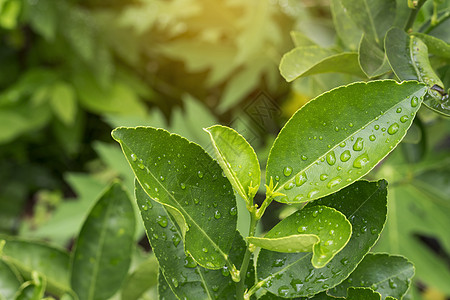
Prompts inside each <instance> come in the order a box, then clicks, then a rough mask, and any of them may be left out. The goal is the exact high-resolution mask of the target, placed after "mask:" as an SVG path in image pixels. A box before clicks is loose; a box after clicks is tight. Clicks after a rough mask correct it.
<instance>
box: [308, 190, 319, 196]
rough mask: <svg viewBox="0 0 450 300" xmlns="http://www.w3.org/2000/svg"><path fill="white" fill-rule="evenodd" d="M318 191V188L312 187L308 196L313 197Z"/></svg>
mask: <svg viewBox="0 0 450 300" xmlns="http://www.w3.org/2000/svg"><path fill="white" fill-rule="evenodd" d="M318 193H319V190H318V189H313V190H311V191H310V192H309V193H308V198H313V197H314V196H315V195H317V194H318Z"/></svg>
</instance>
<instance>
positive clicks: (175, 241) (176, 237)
mask: <svg viewBox="0 0 450 300" xmlns="http://www.w3.org/2000/svg"><path fill="white" fill-rule="evenodd" d="M172 242H173V245H174V246H175V247H177V246H178V244H179V243H180V242H181V237H180V236H179V235H178V234H174V235H173V236H172Z"/></svg>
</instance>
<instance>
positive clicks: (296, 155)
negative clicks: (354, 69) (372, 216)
mask: <svg viewBox="0 0 450 300" xmlns="http://www.w3.org/2000/svg"><path fill="white" fill-rule="evenodd" d="M426 90H427V88H426V86H425V85H423V84H419V83H417V82H403V83H401V84H398V83H396V82H395V81H393V80H383V81H373V82H369V83H354V84H350V85H348V86H343V87H339V88H336V89H334V90H332V91H330V92H327V93H324V94H322V95H320V96H319V97H317V98H316V99H313V100H311V101H310V102H308V104H306V105H305V106H303V107H302V108H301V109H300V110H298V111H297V112H296V113H295V114H294V115H293V116H292V118H291V119H290V120H289V121H288V122H287V123H286V125H285V126H284V127H283V129H282V130H281V132H280V133H279V135H278V137H277V139H276V140H275V142H274V144H273V146H272V149H271V151H270V154H269V158H268V161H267V168H266V182H270V178H271V177H272V178H279V181H278V186H277V189H276V190H275V191H274V192H280V193H283V194H284V196H279V197H275V198H274V200H275V201H278V202H283V203H296V202H307V201H311V200H315V199H318V198H321V197H324V196H326V195H329V194H332V193H334V192H336V191H339V190H340V189H342V188H344V187H345V186H347V185H349V184H351V183H352V182H354V181H356V180H358V179H359V178H361V177H362V176H364V175H365V174H367V173H368V172H369V171H370V170H372V169H373V168H374V167H375V166H376V165H377V164H378V162H379V161H381V160H382V159H383V158H384V157H385V156H386V155H387V154H389V152H391V151H392V150H393V149H394V148H395V147H396V146H397V145H398V144H399V142H400V141H401V139H402V138H403V137H404V136H405V134H406V131H407V129H408V128H409V127H410V126H411V123H412V120H413V118H409V119H407V120H405V122H401V121H400V118H401V115H400V114H398V113H397V110H398V108H402V114H407V115H410V114H412V115H414V114H415V113H416V112H417V110H418V109H419V107H420V105H417V106H415V107H413V106H411V99H413V98H414V99H417V102H418V104H420V102H421V99H422V97H423V95H424V94H425V93H426ZM324 122H325V123H326V124H327V125H326V126H323V123H324ZM349 123H352V124H353V127H349V126H348V124H349ZM394 123H395V124H396V125H394ZM390 126H391V127H390ZM336 127H339V128H346V130H339V131H336V130H335V128H336ZM379 127H383V128H388V127H390V128H391V129H390V131H389V130H388V132H386V130H385V131H384V132H380V131H379V130H376V128H379ZM319 130H320V134H321V136H323V140H319V139H308V138H305V137H308V136H314V135H315V134H317V132H318V131H319ZM387 137H395V138H390V139H389V141H388V142H386V138H387ZM363 154H365V155H364V156H361V155H363ZM304 158H307V159H306V160H305V159H304ZM355 160H358V161H357V162H355ZM286 166H289V167H290V168H291V169H292V170H293V171H292V173H291V174H290V176H285V175H284V173H285V167H286ZM298 174H302V177H303V178H307V182H306V183H307V184H302V185H295V183H296V182H295V181H296V177H297V175H298ZM322 174H326V175H327V178H324V176H322ZM337 177H340V178H341V180H340V181H338V180H336V178H337ZM332 180H333V182H331V181H332ZM299 194H302V195H306V196H307V195H309V196H310V197H304V198H301V199H299V198H296V196H297V195H299Z"/></svg>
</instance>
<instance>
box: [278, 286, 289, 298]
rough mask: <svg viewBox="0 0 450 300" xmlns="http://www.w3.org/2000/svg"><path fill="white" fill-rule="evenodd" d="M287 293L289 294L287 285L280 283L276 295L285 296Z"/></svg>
mask: <svg viewBox="0 0 450 300" xmlns="http://www.w3.org/2000/svg"><path fill="white" fill-rule="evenodd" d="M287 295H289V287H288V286H285V285H282V286H280V287H279V288H278V296H281V297H286V296H287Z"/></svg>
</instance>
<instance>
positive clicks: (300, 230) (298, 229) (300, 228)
mask: <svg viewBox="0 0 450 300" xmlns="http://www.w3.org/2000/svg"><path fill="white" fill-rule="evenodd" d="M306 229H308V227H307V226H300V227H299V228H297V231H298V232H299V233H302V232H305V231H306Z"/></svg>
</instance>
